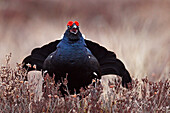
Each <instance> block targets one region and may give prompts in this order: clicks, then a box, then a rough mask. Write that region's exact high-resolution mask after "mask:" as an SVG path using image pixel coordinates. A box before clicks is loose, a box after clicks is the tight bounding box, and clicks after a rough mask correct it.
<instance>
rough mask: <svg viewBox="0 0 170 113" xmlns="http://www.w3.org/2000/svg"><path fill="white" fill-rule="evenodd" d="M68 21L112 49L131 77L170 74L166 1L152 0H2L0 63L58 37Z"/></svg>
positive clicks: (169, 10)
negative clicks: (8, 56)
mask: <svg viewBox="0 0 170 113" xmlns="http://www.w3.org/2000/svg"><path fill="white" fill-rule="evenodd" d="M69 20H72V21H75V20H77V21H79V23H80V30H81V32H82V33H83V34H84V35H85V36H86V39H89V40H92V41H95V42H98V43H99V44H101V45H102V46H104V47H106V48H107V49H108V50H111V51H114V52H115V53H116V54H117V57H118V58H119V59H121V60H122V61H123V62H124V64H125V66H126V68H127V69H128V70H129V72H130V74H131V76H132V77H133V78H138V79H141V78H143V77H145V76H146V75H147V76H148V78H149V79H150V80H153V81H157V80H160V79H166V78H169V77H170V2H168V1H166V0H164V1H160V2H159V1H157V0H156V1H154V0H153V1H152V0H142V1H138V0H126V1H118V0H108V1H105V0H86V1H85V0H72V1H69V2H68V1H67V0H62V1H60V0H12V1H8V0H0V65H2V64H5V56H6V55H8V54H9V53H12V58H11V61H10V64H11V66H12V67H13V68H15V65H16V63H17V62H18V63H21V62H22V60H23V59H24V58H25V57H26V56H27V55H29V54H30V52H31V50H32V49H33V48H35V47H41V46H42V45H44V44H47V43H49V42H51V41H54V40H56V39H61V38H60V37H61V35H62V34H63V33H64V32H65V30H66V28H67V27H66V24H67V22H68V21H69Z"/></svg>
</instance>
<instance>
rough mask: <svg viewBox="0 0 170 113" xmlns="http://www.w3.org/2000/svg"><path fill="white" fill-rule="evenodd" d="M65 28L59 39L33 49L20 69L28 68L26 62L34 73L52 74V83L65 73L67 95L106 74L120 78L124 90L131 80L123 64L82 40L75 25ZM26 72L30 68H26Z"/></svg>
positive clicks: (113, 56) (71, 24) (95, 44)
mask: <svg viewBox="0 0 170 113" xmlns="http://www.w3.org/2000/svg"><path fill="white" fill-rule="evenodd" d="M67 26H68V29H67V30H66V32H65V33H64V36H63V39H62V40H56V41H54V42H51V43H49V44H47V45H44V46H43V47H41V48H35V49H34V50H33V51H32V52H31V55H30V56H28V57H26V58H25V59H24V60H23V64H24V67H25V68H28V67H27V65H26V64H27V63H30V64H31V65H34V64H35V65H36V66H37V70H47V71H48V73H49V74H50V76H53V73H54V74H55V80H56V82H57V81H58V80H61V78H63V77H65V75H66V73H68V77H67V79H68V88H69V90H70V91H71V93H73V92H74V89H76V90H77V92H78V91H79V89H80V88H81V87H85V86H87V85H88V84H90V83H91V81H92V79H93V78H99V79H100V78H101V76H103V75H107V74H116V75H119V76H121V77H122V85H123V86H125V87H127V83H130V82H131V77H130V74H129V72H128V71H127V70H126V68H125V66H124V64H123V63H122V62H121V61H120V60H119V59H117V58H116V54H115V53H114V52H111V51H108V50H107V49H106V48H104V47H102V46H100V45H99V44H97V43H95V42H92V41H89V40H86V39H84V38H83V36H82V34H81V32H80V31H79V25H78V22H74V23H73V22H70V23H68V24H67ZM30 70H34V69H33V68H28V71H30Z"/></svg>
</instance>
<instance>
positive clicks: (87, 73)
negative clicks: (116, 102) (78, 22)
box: [43, 35, 101, 93]
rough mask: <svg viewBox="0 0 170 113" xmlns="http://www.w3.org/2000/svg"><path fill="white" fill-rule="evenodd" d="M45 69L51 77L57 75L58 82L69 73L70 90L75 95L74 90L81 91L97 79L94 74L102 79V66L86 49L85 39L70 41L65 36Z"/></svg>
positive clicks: (46, 61)
mask: <svg viewBox="0 0 170 113" xmlns="http://www.w3.org/2000/svg"><path fill="white" fill-rule="evenodd" d="M43 69H44V70H48V72H49V74H50V75H53V73H54V74H55V75H56V81H58V80H60V82H61V78H65V77H66V73H68V76H67V79H68V89H69V90H70V91H71V93H73V91H74V89H76V90H77V92H78V91H79V89H80V88H81V87H85V86H87V85H89V84H90V83H91V80H92V79H93V78H96V76H95V75H94V73H96V74H97V75H98V78H99V77H101V72H100V65H99V62H98V61H97V59H96V58H95V57H94V56H93V55H92V53H91V52H90V50H89V49H88V48H87V47H86V43H85V41H84V38H83V37H82V36H81V35H80V39H79V40H76V41H70V40H69V38H68V37H67V36H66V35H64V37H63V39H62V40H61V41H60V43H59V44H58V45H57V47H56V50H55V51H54V52H52V53H51V54H50V55H49V56H48V57H47V58H46V60H45V61H44V64H43Z"/></svg>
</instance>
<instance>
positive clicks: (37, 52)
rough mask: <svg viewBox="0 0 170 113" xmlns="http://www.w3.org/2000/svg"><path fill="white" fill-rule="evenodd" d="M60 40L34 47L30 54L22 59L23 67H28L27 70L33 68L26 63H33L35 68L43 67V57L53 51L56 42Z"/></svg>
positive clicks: (40, 68)
mask: <svg viewBox="0 0 170 113" xmlns="http://www.w3.org/2000/svg"><path fill="white" fill-rule="evenodd" d="M59 42H60V40H56V41H53V42H51V43H49V44H47V45H44V46H42V47H41V48H35V49H33V50H32V52H31V55H29V56H27V57H26V58H25V59H24V60H23V62H22V63H23V64H24V66H23V67H24V68H26V69H28V71H31V70H34V68H33V67H28V66H27V64H28V63H29V64H31V65H32V66H33V65H34V64H35V65H36V68H37V70H42V69H43V63H44V61H45V59H46V58H47V57H48V55H49V54H51V53H52V52H53V51H55V50H56V46H57V44H58V43H59Z"/></svg>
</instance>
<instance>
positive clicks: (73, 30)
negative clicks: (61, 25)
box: [70, 25, 78, 34]
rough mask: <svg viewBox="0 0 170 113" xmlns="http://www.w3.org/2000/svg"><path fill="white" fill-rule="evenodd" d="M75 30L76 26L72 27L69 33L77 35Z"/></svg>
mask: <svg viewBox="0 0 170 113" xmlns="http://www.w3.org/2000/svg"><path fill="white" fill-rule="evenodd" d="M77 28H78V27H77V25H73V27H72V28H71V29H70V32H71V33H73V34H77V32H78V29H77Z"/></svg>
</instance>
